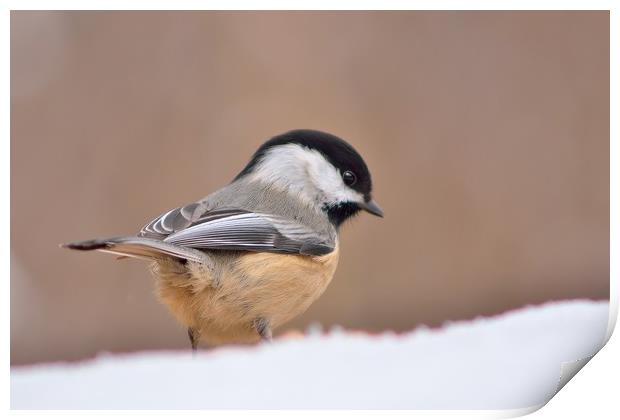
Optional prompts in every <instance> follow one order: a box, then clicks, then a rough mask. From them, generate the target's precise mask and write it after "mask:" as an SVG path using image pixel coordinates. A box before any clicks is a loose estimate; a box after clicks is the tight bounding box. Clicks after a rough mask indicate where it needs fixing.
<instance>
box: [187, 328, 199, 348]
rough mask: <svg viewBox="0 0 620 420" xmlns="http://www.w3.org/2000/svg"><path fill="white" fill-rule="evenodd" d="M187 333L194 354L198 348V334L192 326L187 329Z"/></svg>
mask: <svg viewBox="0 0 620 420" xmlns="http://www.w3.org/2000/svg"><path fill="white" fill-rule="evenodd" d="M187 335H188V336H189V341H190V343H191V344H192V353H194V354H196V351H197V350H198V341H200V334H199V333H198V331H196V330H195V329H193V328H191V327H190V328H188V329H187Z"/></svg>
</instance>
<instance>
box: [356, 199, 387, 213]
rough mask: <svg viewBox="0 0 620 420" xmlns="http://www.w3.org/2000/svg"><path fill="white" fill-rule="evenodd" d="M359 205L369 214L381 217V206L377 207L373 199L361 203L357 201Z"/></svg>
mask: <svg viewBox="0 0 620 420" xmlns="http://www.w3.org/2000/svg"><path fill="white" fill-rule="evenodd" d="M359 206H360V208H361V209H362V210H366V211H367V212H368V213H370V214H374V215H375V216H379V217H383V210H381V207H379V205H378V204H377V203H375V200H369V201H366V202H363V203H359Z"/></svg>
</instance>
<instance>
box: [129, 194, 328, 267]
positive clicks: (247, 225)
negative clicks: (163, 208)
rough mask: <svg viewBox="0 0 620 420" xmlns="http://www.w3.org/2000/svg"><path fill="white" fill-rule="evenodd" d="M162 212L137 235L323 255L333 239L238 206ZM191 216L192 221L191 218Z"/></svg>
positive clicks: (219, 246)
mask: <svg viewBox="0 0 620 420" xmlns="http://www.w3.org/2000/svg"><path fill="white" fill-rule="evenodd" d="M190 206H191V207H189V208H188V206H186V207H183V208H178V209H174V210H171V211H169V212H168V213H165V214H164V215H162V216H160V217H159V218H157V219H155V220H154V221H152V222H151V223H149V224H148V225H147V226H145V227H144V228H143V229H142V232H141V236H146V237H155V235H157V236H156V237H157V238H158V239H161V240H163V241H164V242H166V243H169V244H173V245H178V246H184V247H188V248H195V249H222V250H243V251H263V252H278V253H286V254H302V255H325V254H328V253H330V252H332V251H333V250H334V247H335V243H334V242H335V241H334V238H332V237H329V235H326V234H320V233H319V232H316V231H315V230H313V229H311V228H309V227H307V226H305V225H303V224H301V223H299V222H297V221H294V220H290V219H288V218H285V217H282V216H276V215H271V214H265V213H255V212H251V211H246V210H241V209H218V210H214V211H208V212H206V213H204V214H201V215H200V216H198V217H196V214H198V213H197V212H199V210H198V208H197V207H194V206H193V205H190ZM192 218H194V219H195V220H192Z"/></svg>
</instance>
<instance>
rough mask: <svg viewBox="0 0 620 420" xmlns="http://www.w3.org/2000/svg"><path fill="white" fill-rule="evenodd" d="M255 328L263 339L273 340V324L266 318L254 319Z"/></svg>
mask: <svg viewBox="0 0 620 420" xmlns="http://www.w3.org/2000/svg"><path fill="white" fill-rule="evenodd" d="M254 329H256V332H257V333H258V335H260V338H261V340H263V341H268V342H271V340H272V337H271V326H270V325H269V321H267V320H266V319H265V318H257V319H256V320H254Z"/></svg>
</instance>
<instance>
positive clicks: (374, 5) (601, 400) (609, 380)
mask: <svg viewBox="0 0 620 420" xmlns="http://www.w3.org/2000/svg"><path fill="white" fill-rule="evenodd" d="M50 3H52V2H50V1H41V0H39V1H15V0H10V1H8V2H5V3H3V4H6V5H7V6H5V13H4V14H3V16H2V17H3V19H2V22H3V25H2V27H3V31H2V42H1V44H0V45H1V48H2V53H3V56H4V57H9V56H10V38H9V36H10V26H9V23H10V15H9V10H11V9H15V10H37V9H42V10H63V9H79V10H100V9H117V10H151V9H154V10H157V9H160V10H162V9H164V10H167V9H171V8H172V7H174V9H176V10H201V9H204V8H205V6H206V7H207V8H208V9H212V10H243V9H253V10H257V9H265V10H278V9H288V10H312V9H314V10H316V9H324V10H354V8H355V9H357V8H359V9H367V10H378V9H388V10H390V9H391V10H407V9H415V10H472V9H473V10H484V9H490V10H579V9H587V10H611V18H610V21H611V72H610V74H611V104H610V106H611V108H610V115H611V116H612V119H611V132H610V134H611V139H612V141H611V145H610V153H611V157H610V164H611V197H610V199H611V215H612V218H611V238H612V239H611V300H612V305H611V307H612V308H613V311H612V314H610V318H611V319H613V321H612V322H613V323H615V319H616V317H617V313H618V287H617V278H618V269H617V261H618V257H619V254H618V252H619V251H618V246H617V242H616V241H615V239H616V238H618V223H617V218H614V217H613V215H617V214H618V212H619V211H620V207H619V206H618V193H617V192H618V186H619V185H620V184H619V183H618V169H617V168H618V163H619V162H618V126H617V118H613V116H617V115H618V84H617V75H618V74H620V68H619V67H618V40H619V39H620V38H619V37H620V33H619V31H618V24H619V23H620V20H619V19H618V10H620V8H617V7H616V8H614V6H615V3H614V1H611V0H608V1H604V0H590V1H574V0H572V1H563V2H555V1H549V0H538V1H533V0H522V1H501V2H499V1H492V0H478V1H459V0H444V1H429V0H427V1H421V0H417V1H415V0H414V1H408V2H407V1H393V0H383V1H381V2H370V1H356V2H353V1H348V2H342V1H340V2H338V1H334V0H330V1H325V0H314V1H298V2H295V3H291V2H284V1H264V0H263V1H259V0H254V1H250V0H232V1H228V2H203V1H198V0H177V1H174V2H173V1H164V0H150V1H127V0H125V1H121V0H109V1H101V0H93V1H89V2H80V1H77V0H72V1H69V0H64V1H55V2H53V4H50ZM2 72H3V79H4V80H5V86H7V89H6V90H5V92H7V93H8V92H9V89H10V78H9V66H8V65H7V64H5V65H4V66H3V67H2ZM2 111H3V112H2V128H3V132H4V133H6V134H5V136H3V149H4V154H3V155H2V159H3V160H4V162H3V163H4V165H3V166H2V171H3V172H4V175H5V176H4V177H3V179H4V182H3V183H2V188H3V190H4V192H3V197H9V196H10V169H9V168H10V166H9V164H10V161H9V156H10V153H9V152H10V140H9V139H10V134H9V128H10V114H9V112H10V95H6V96H5V100H4V101H2ZM9 211H10V207H9V206H8V203H7V205H4V206H2V212H3V214H2V216H3V217H2V219H3V220H5V221H9V220H10V218H9ZM7 231H8V232H9V238H7V239H9V240H5V241H2V242H1V243H0V247H1V248H0V251H1V252H2V256H3V258H4V261H5V264H4V265H3V268H4V270H5V277H4V278H5V279H7V280H5V282H4V284H5V285H6V286H5V290H4V302H3V303H4V305H3V315H4V326H5V335H4V337H5V340H6V341H5V345H4V346H2V352H3V356H4V361H5V363H4V365H3V369H4V373H5V375H4V381H2V382H1V385H0V386H1V387H2V391H3V392H2V396H4V399H3V406H2V408H4V409H5V410H7V409H8V407H9V401H10V399H9V389H10V387H9V377H10V376H9V375H10V371H9V361H10V351H9V348H10V337H9V327H10V321H9V316H10V309H9V305H10V290H9V281H8V279H9V278H10V270H9V252H10V251H9V243H10V223H9V226H8V229H7ZM619 354H620V340H619V339H618V338H617V337H614V338H612V339H611V340H610V342H609V343H608V345H607V346H606V347H605V348H604V349H603V350H602V351H601V352H600V353H599V354H598V355H596V356H595V357H594V359H593V361H592V362H590V363H589V364H588V365H586V367H585V368H584V369H583V371H582V372H580V373H579V374H578V375H577V376H576V377H575V378H574V379H573V380H571V381H570V382H569V383H568V384H567V385H566V386H565V387H564V389H562V391H560V393H559V394H558V395H557V396H556V397H554V399H553V400H551V402H550V403H549V404H548V405H547V406H546V407H544V409H542V410H539V411H537V412H536V413H535V414H533V416H535V417H537V418H545V419H548V418H562V419H573V418H575V419H581V418H583V417H584V416H585V415H588V416H589V417H591V418H614V417H617V414H618V413H619V412H620V410H619V407H618V403H617V402H616V401H617V399H618V398H617V389H618V387H617V381H618V374H619V373H620V368H619V366H620V364H619V363H618V355H619ZM41 414H44V415H46V417H47V416H51V417H57V418H62V419H65V418H71V417H74V416H78V418H82V417H83V416H84V415H85V414H88V415H93V416H97V417H99V416H106V417H107V416H110V417H114V418H115V419H119V418H120V419H123V418H127V417H129V416H131V417H132V418H134V417H144V418H152V417H161V416H166V417H168V416H170V417H174V418H176V417H179V416H182V417H185V416H192V417H193V416H200V417H201V418H203V417H204V416H205V413H204V412H194V411H186V412H183V411H170V412H153V411H120V412H119V411H105V412H81V411H55V412H51V411H47V412H46V411H42V412H24V411H22V412H17V411H11V412H10V415H11V416H15V417H23V418H30V417H35V416H37V417H38V416H39V415H41ZM519 414H526V412H523V411H518V412H502V411H499V412H492V411H485V412H471V411H453V412H428V411H424V412H419V411H415V412H400V411H369V412H359V411H327V412H326V411H319V412H315V411H306V412H295V413H291V412H287V411H276V412H272V411H260V412H239V411H217V412H210V413H209V414H208V415H209V416H210V417H211V416H214V417H217V418H239V417H244V418H245V417H246V416H248V417H249V416H251V417H260V418H274V417H276V418H277V417H285V418H289V417H291V415H294V416H295V418H302V419H303V418H312V419H314V418H316V417H317V416H321V417H327V418H331V417H334V418H345V419H346V418H352V417H355V418H359V417H376V418H385V417H403V416H407V417H411V416H413V415H415V416H416V417H419V416H421V417H432V418H444V417H453V416H455V415H456V416H458V417H459V418H504V417H507V416H511V415H513V416H514V415H519Z"/></svg>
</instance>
